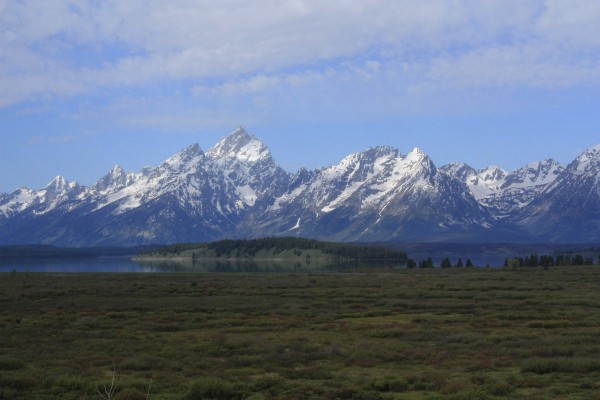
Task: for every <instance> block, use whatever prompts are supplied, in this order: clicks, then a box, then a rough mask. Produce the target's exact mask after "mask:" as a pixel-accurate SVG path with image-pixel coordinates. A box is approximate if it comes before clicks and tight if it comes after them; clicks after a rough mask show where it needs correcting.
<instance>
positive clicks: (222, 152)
mask: <svg viewBox="0 0 600 400" xmlns="http://www.w3.org/2000/svg"><path fill="white" fill-rule="evenodd" d="M207 155H208V156H209V157H210V158H212V159H223V158H229V159H237V160H239V161H242V162H256V161H259V160H261V159H265V158H270V157H271V152H270V151H269V149H268V148H267V146H265V144H264V143H263V142H262V141H261V140H260V139H258V138H257V137H256V136H254V135H251V134H250V133H248V132H247V131H246V129H244V128H243V127H240V128H238V129H236V130H235V131H233V132H232V133H230V134H229V135H227V136H225V137H224V138H222V139H221V140H219V142H218V143H217V144H216V145H215V146H214V147H213V148H212V149H210V150H209V151H208V152H207Z"/></svg>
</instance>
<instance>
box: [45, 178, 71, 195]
mask: <svg viewBox="0 0 600 400" xmlns="http://www.w3.org/2000/svg"><path fill="white" fill-rule="evenodd" d="M69 187H70V186H69V181H67V180H66V179H65V178H63V177H62V176H60V175H58V176H57V177H55V178H54V179H52V180H51V181H50V183H48V185H46V189H49V190H53V191H56V192H58V191H63V190H65V189H67V188H69Z"/></svg>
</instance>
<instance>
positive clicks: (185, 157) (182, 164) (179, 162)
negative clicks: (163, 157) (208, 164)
mask: <svg viewBox="0 0 600 400" xmlns="http://www.w3.org/2000/svg"><path fill="white" fill-rule="evenodd" d="M203 159H204V152H203V151H202V150H201V149H200V146H199V145H198V144H197V143H196V144H193V145H191V146H189V147H186V148H185V149H183V150H181V151H180V152H178V153H176V154H175V155H173V156H172V157H171V158H169V159H168V160H167V161H165V162H164V163H162V164H161V165H160V166H159V167H158V168H159V169H163V170H164V169H169V170H175V171H179V170H182V169H189V168H190V167H192V166H193V165H195V164H199V163H201V162H202V161H203Z"/></svg>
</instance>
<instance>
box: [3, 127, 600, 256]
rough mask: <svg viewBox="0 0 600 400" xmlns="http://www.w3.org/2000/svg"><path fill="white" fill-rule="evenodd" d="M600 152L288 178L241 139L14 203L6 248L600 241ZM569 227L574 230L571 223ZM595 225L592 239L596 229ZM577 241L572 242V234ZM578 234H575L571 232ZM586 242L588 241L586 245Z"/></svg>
mask: <svg viewBox="0 0 600 400" xmlns="http://www.w3.org/2000/svg"><path fill="white" fill-rule="evenodd" d="M599 177H600V145H598V146H594V147H592V148H590V149H588V150H586V151H585V152H583V153H582V154H581V155H580V156H578V157H577V158H576V159H575V160H573V161H572V162H571V163H569V165H567V166H566V167H565V166H562V165H561V164H560V163H558V162H556V161H554V160H551V159H547V160H542V161H536V162H532V163H529V164H527V165H525V166H523V167H521V168H517V169H515V170H512V171H505V170H503V169H502V168H500V167H498V166H490V167H486V168H483V169H480V170H476V169H474V168H472V167H470V166H469V165H467V164H465V163H461V162H456V163H451V164H447V165H444V166H441V167H437V166H436V165H435V164H434V163H433V161H432V160H431V158H429V156H428V155H427V154H426V153H425V152H423V151H422V150H421V149H419V148H417V147H415V148H413V149H412V150H411V151H410V152H408V153H407V154H402V153H401V152H400V151H399V150H398V149H396V148H393V147H389V146H376V147H371V148H369V149H366V150H365V151H362V152H357V153H354V154H350V155H348V156H346V157H344V158H343V159H342V160H341V161H340V162H339V163H338V164H335V165H331V166H327V167H322V168H317V169H314V170H307V169H304V168H301V169H300V170H298V171H297V172H296V173H288V172H286V171H284V170H283V169H282V168H281V167H280V166H279V165H278V164H277V163H276V162H275V160H274V159H273V157H272V155H271V152H270V150H269V149H268V147H267V146H266V145H265V144H264V143H263V142H262V141H261V140H260V139H258V138H257V137H256V136H254V135H251V134H249V133H248V132H247V131H246V130H245V129H243V128H240V129H237V130H235V131H234V132H232V133H231V134H229V135H227V136H225V137H223V138H222V139H221V140H219V142H218V143H217V144H216V145H215V146H214V147H212V148H211V149H209V150H208V151H206V152H205V151H203V150H202V149H201V148H200V146H199V145H198V144H192V145H190V146H188V147H186V148H184V149H182V150H181V151H179V152H177V153H176V154H174V155H173V156H171V157H169V158H168V159H167V160H165V161H164V162H163V163H161V164H160V165H158V166H157V167H146V168H144V169H142V170H141V171H139V172H126V171H125V170H124V169H123V168H121V167H120V166H118V165H115V166H114V167H113V168H112V169H111V170H110V171H109V172H108V173H107V174H106V175H105V176H103V177H101V178H100V179H99V180H98V181H97V182H95V183H94V184H92V185H90V186H82V185H79V184H78V183H77V182H69V181H68V180H66V179H65V178H63V177H60V176H58V177H56V178H55V179H53V180H52V181H51V182H50V183H49V184H48V185H47V186H46V187H44V188H42V189H39V190H32V189H28V188H19V189H17V190H15V191H14V192H12V193H5V194H0V243H5V244H17V243H18V244H31V243H36V244H37V243H39V244H55V245H67V246H90V245H115V244H119V245H141V244H150V243H174V242H189V241H212V240H219V239H224V238H257V237H261V236H288V235H296V236H303V237H310V238H313V239H323V240H337V241H397V240H409V241H441V240H445V241H514V242H531V241H556V242H569V241H586V242H587V241H590V240H592V241H600V229H599V228H600V189H598V188H600V185H599V182H600V178H599ZM562 225H564V226H562ZM582 227H583V229H582ZM560 232H564V233H560ZM567 232H568V234H567ZM582 239H584V240H582Z"/></svg>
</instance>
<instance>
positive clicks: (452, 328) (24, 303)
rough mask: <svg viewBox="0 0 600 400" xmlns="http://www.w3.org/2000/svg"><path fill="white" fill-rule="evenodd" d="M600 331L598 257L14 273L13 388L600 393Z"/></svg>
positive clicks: (408, 394) (5, 295) (419, 395)
mask: <svg viewBox="0 0 600 400" xmlns="http://www.w3.org/2000/svg"><path fill="white" fill-rule="evenodd" d="M599 337H600V270H599V269H598V267H577V268H574V267H571V268H569V267H554V268H550V269H549V270H543V269H537V268H531V269H521V270H516V271H507V270H501V269H485V268H481V269H478V268H475V269H465V268H463V269H449V270H440V269H435V270H411V271H409V270H378V271H370V272H347V273H331V274H260V273H258V274H28V273H13V274H0V399H88V400H89V399H98V398H100V396H99V395H98V394H97V393H96V389H100V390H101V391H103V390H104V389H106V388H109V387H110V383H111V379H112V375H113V371H115V378H116V379H115V383H116V390H115V392H114V393H113V396H111V397H115V398H116V399H138V398H139V399H144V398H146V397H148V398H149V399H203V398H215V399H246V398H248V399H279V398H281V399H365V400H366V399H407V400H408V399H592V400H593V399H600V341H599V340H598V339H599ZM148 393H149V395H148ZM105 397H106V395H105Z"/></svg>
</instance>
